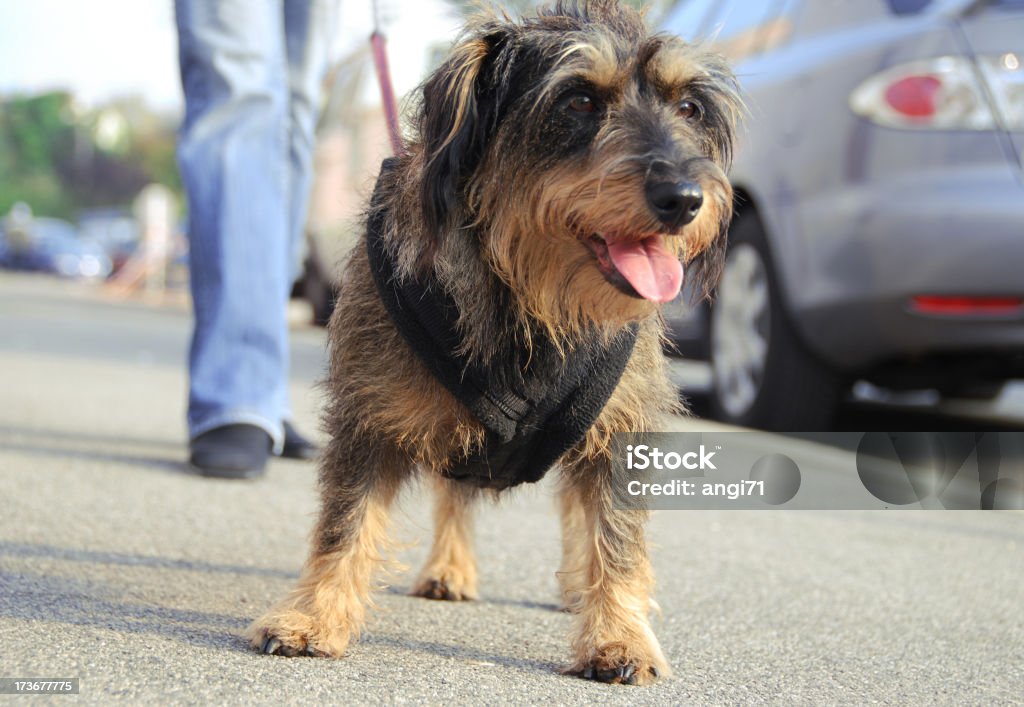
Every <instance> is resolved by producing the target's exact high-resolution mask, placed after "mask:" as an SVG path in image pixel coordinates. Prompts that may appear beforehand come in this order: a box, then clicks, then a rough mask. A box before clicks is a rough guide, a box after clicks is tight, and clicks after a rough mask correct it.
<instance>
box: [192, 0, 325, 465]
mask: <svg viewBox="0 0 1024 707" xmlns="http://www.w3.org/2000/svg"><path fill="white" fill-rule="evenodd" d="M334 11H335V7H334V2H333V0H176V1H175V15H176V18H177V25H178V46H179V62H180V67H181V80H182V86H183V88H184V91H185V120H184V123H183V125H182V128H181V134H180V138H179V142H178V161H179V164H180V166H181V173H182V179H183V181H184V184H185V190H186V192H187V194H188V200H189V223H188V234H189V243H190V255H189V262H190V267H191V283H192V300H193V307H194V311H195V328H194V330H193V335H192V347H191V351H190V354H189V372H190V385H189V402H188V427H189V435H190V437H191V438H193V439H194V438H195V437H196V436H198V435H200V434H202V433H203V432H206V431H208V430H211V429H213V428H215V427H221V426H223V425H228V424H236V423H248V424H252V425H256V426H258V427H261V428H263V429H264V430H266V432H267V433H268V434H269V435H270V436H271V438H272V439H273V441H274V448H275V450H276V451H280V448H281V445H282V443H283V438H284V433H283V428H282V423H283V421H284V420H285V419H287V418H288V416H289V415H290V403H289V396H288V326H287V304H288V296H289V293H290V291H291V287H292V283H293V281H294V279H295V276H296V275H297V273H298V271H299V267H300V263H299V258H300V257H301V253H302V249H303V227H304V223H305V218H306V208H307V203H308V195H309V188H310V182H311V178H312V153H313V144H314V132H315V126H316V118H317V112H318V103H319V93H320V82H321V80H322V78H323V74H324V71H325V68H326V60H327V53H328V52H327V50H328V43H329V40H330V30H331V28H332V27H333V23H334V15H333V13H334Z"/></svg>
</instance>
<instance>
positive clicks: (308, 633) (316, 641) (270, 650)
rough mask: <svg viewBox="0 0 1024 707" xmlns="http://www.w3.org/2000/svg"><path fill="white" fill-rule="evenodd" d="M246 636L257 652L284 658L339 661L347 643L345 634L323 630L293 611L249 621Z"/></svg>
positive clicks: (305, 616) (347, 638) (333, 630)
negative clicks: (337, 659) (312, 658)
mask: <svg viewBox="0 0 1024 707" xmlns="http://www.w3.org/2000/svg"><path fill="white" fill-rule="evenodd" d="M246 636H247V638H248V639H249V644H250V645H251V646H252V647H253V648H254V649H256V651H258V652H259V653H266V654H267V655H280V656H285V657H288V658H294V657H296V656H309V657H315V658H340V657H341V656H343V655H344V654H345V649H346V648H348V643H349V632H348V631H345V630H339V629H337V628H335V629H327V628H325V627H323V626H321V625H318V623H317V622H316V621H315V620H314V619H313V618H312V617H310V616H307V615H306V614H303V613H301V612H299V611H295V610H294V609H293V610H289V611H286V612H283V613H272V614H268V615H266V616H264V617H263V618H261V619H259V620H257V621H255V622H253V624H252V625H251V626H250V627H249V630H248V631H247V632H246Z"/></svg>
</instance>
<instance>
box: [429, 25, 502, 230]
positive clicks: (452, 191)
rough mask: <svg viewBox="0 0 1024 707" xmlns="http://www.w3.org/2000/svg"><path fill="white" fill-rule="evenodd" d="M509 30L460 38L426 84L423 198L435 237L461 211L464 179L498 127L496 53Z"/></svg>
mask: <svg viewBox="0 0 1024 707" xmlns="http://www.w3.org/2000/svg"><path fill="white" fill-rule="evenodd" d="M507 37H508V32H507V31H506V30H505V29H504V28H502V27H501V26H498V25H494V26H492V27H490V28H488V30H487V31H480V32H476V33H474V34H473V35H472V36H470V37H468V38H466V39H464V40H463V41H461V42H460V43H459V44H458V45H457V46H456V47H455V48H454V49H453V50H452V51H451V53H450V54H449V56H448V58H447V59H446V60H445V62H444V64H442V65H441V67H440V68H439V69H438V70H437V71H435V72H434V73H433V74H432V75H431V76H430V78H429V79H427V81H426V83H425V84H424V85H423V97H422V101H423V102H422V105H421V107H420V114H419V132H420V139H421V141H422V144H423V153H424V168H423V181H422V187H421V189H422V194H421V201H422V204H423V217H424V221H425V225H426V227H427V232H428V234H429V236H430V237H431V238H432V239H434V240H435V243H434V244H432V245H433V246H436V245H437V243H436V240H437V239H439V238H440V237H441V235H442V234H443V233H444V232H445V231H446V230H447V229H448V228H449V227H451V226H452V223H451V219H452V217H453V216H454V215H455V214H456V213H458V212H459V210H460V209H459V207H460V206H461V203H460V202H461V199H462V188H463V186H464V183H465V180H466V179H467V178H468V177H469V176H470V175H471V174H472V173H473V171H474V169H476V167H477V165H478V164H479V163H480V160H481V159H482V157H483V155H484V151H485V149H486V147H487V142H488V140H489V139H490V137H491V136H492V134H493V133H494V131H495V130H496V128H497V112H498V110H499V105H498V104H499V102H500V100H501V96H500V95H499V94H500V93H501V91H500V87H499V86H492V85H490V84H491V83H493V73H494V72H493V66H492V64H493V61H492V59H493V58H494V57H495V56H496V55H497V54H498V53H500V52H501V51H502V49H503V46H504V44H505V42H506V40H507Z"/></svg>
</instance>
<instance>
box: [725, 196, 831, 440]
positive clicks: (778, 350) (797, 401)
mask: <svg viewBox="0 0 1024 707" xmlns="http://www.w3.org/2000/svg"><path fill="white" fill-rule="evenodd" d="M710 315H711V316H710V327H709V330H710V331H709V343H708V346H709V350H710V353H711V372H712V393H711V408H712V413H713V415H714V416H715V417H716V418H717V419H719V420H722V421H723V422H728V423H731V424H736V425H742V426H744V427H757V428H761V429H769V430H783V431H794V432H796V431H801V432H809V431H818V430H826V429H828V428H829V425H830V423H831V420H832V417H833V416H834V414H835V409H836V407H837V405H838V402H839V396H840V394H841V392H842V383H841V381H840V379H839V377H838V376H837V375H836V374H835V373H834V372H832V371H830V370H829V369H828V368H827V367H826V366H825V365H824V364H822V363H821V362H820V361H819V360H818V359H816V358H815V357H814V356H813V355H811V354H810V353H809V352H808V351H806V349H805V348H804V347H803V345H802V344H801V342H800V341H799V339H798V338H797V334H796V332H795V331H794V330H793V326H792V324H791V323H790V321H789V316H788V314H787V312H786V311H785V309H784V307H783V305H782V302H781V297H780V294H779V287H778V283H777V282H776V276H775V272H774V270H773V268H772V264H771V256H770V254H769V252H768V244H767V242H766V240H765V237H764V233H763V231H762V228H761V225H760V223H759V222H758V220H757V217H756V215H754V214H753V213H747V214H741V215H740V216H739V217H737V219H736V221H734V222H733V225H732V227H731V228H730V231H729V252H728V255H727V256H726V263H725V269H724V271H723V274H722V279H721V281H720V283H719V285H718V292H717V296H716V298H715V301H714V303H713V304H712V306H711V311H710Z"/></svg>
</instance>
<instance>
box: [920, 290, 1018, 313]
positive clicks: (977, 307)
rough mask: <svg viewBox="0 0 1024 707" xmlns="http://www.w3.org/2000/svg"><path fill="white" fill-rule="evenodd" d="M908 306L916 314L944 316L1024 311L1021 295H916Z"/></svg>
mask: <svg viewBox="0 0 1024 707" xmlns="http://www.w3.org/2000/svg"><path fill="white" fill-rule="evenodd" d="M910 308H911V310H912V311H914V312H917V313H918V314H938V315H946V316H961V317H969V316H986V315H989V316H991V315H1004V316H1005V315H1010V314H1018V313H1024V298H1021V297H943V296H938V295H918V296H917V297H911V298H910Z"/></svg>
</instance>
